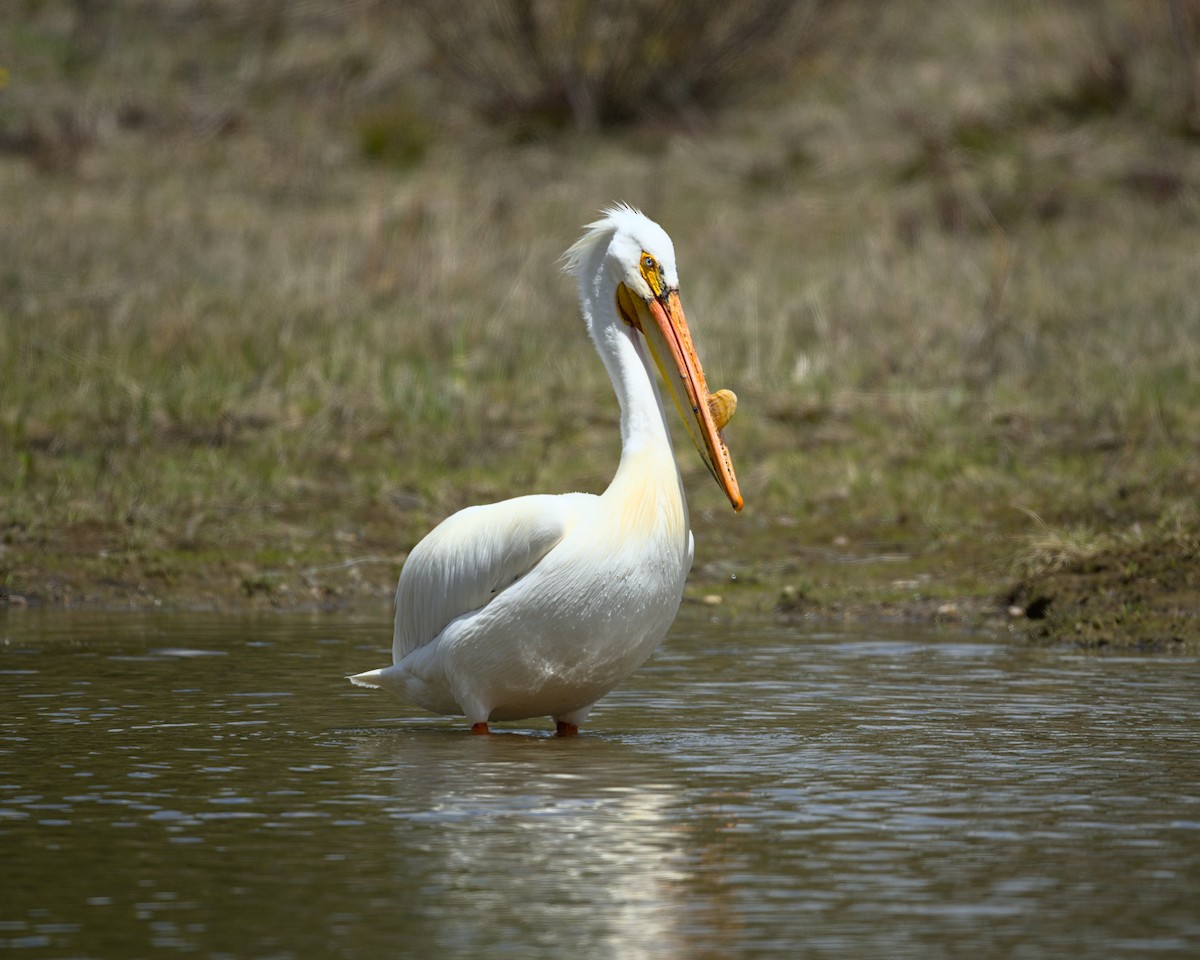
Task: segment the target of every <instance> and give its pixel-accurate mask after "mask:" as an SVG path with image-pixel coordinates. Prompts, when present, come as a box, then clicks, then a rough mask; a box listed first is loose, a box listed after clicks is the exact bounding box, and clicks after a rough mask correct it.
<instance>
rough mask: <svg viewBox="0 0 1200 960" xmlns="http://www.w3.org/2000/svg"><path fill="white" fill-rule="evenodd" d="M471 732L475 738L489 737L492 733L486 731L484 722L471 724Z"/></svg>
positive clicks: (486, 727) (486, 726)
mask: <svg viewBox="0 0 1200 960" xmlns="http://www.w3.org/2000/svg"><path fill="white" fill-rule="evenodd" d="M471 732H472V733H473V734H475V736H477V737H490V736H491V735H492V731H491V730H489V729H488V725H487V723H486V722H480V723H473V724H471Z"/></svg>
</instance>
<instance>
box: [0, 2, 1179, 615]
mask: <svg viewBox="0 0 1200 960" xmlns="http://www.w3.org/2000/svg"><path fill="white" fill-rule="evenodd" d="M892 7H896V8H902V9H896V10H891V12H890V13H889V14H888V15H886V16H884V17H882V18H881V19H880V22H878V23H877V24H876V25H875V26H874V28H873V30H872V31H871V32H870V33H869V34H864V35H861V36H860V35H859V34H858V33H854V34H847V35H839V34H837V33H836V32H835V33H834V34H832V35H831V36H829V37H828V38H826V39H825V40H824V43H825V44H826V45H827V47H826V48H825V49H822V50H819V51H816V52H815V53H814V54H813V55H811V56H810V57H809V58H808V59H806V61H805V62H804V64H803V65H802V66H801V68H800V69H799V70H798V72H797V74H796V75H795V77H794V79H793V80H792V81H790V84H789V85H788V86H786V87H784V88H782V89H780V88H773V89H771V90H765V91H764V92H763V93H762V95H761V96H759V97H758V98H756V99H753V100H750V101H746V102H744V103H743V105H742V106H741V107H739V108H733V109H730V110H728V111H727V112H725V113H721V114H718V115H715V116H710V117H707V118H704V119H703V120H699V121H697V120H696V119H695V118H692V119H690V120H688V121H687V122H684V121H680V122H677V123H670V122H664V121H662V120H661V119H659V120H655V121H653V122H650V123H648V124H646V125H643V126H640V127H638V126H634V127H632V128H629V129H625V130H621V131H614V132H609V133H605V134H602V135H601V134H598V135H594V136H583V135H574V134H567V135H561V136H558V137H556V138H554V139H549V140H535V141H533V142H530V143H526V144H524V145H520V146H515V145H513V144H512V142H511V138H509V137H508V136H507V135H506V134H504V133H503V132H498V131H493V130H491V129H489V128H487V127H485V126H481V125H480V124H479V123H478V122H477V121H476V120H475V119H474V118H473V117H472V115H471V114H470V113H469V111H467V110H466V109H465V108H462V109H460V108H459V107H457V106H456V104H455V102H454V100H453V97H452V91H449V90H447V89H444V88H442V87H439V86H437V84H436V83H435V82H434V81H433V80H430V79H429V77H427V76H426V75H425V73H424V72H423V69H422V66H421V63H422V61H421V49H420V43H419V38H414V36H413V35H412V32H411V30H409V29H408V28H407V26H406V25H405V24H404V23H403V22H401V21H400V20H398V19H397V18H398V17H399V16H400V15H399V14H397V13H395V12H393V11H392V10H391V8H388V7H385V6H379V7H375V6H372V5H367V6H366V7H363V8H362V9H361V10H359V12H358V13H355V12H353V11H351V10H350V8H342V7H336V6H332V5H331V6H330V7H329V8H328V9H326V8H313V10H311V11H309V12H308V13H305V12H304V11H294V12H285V13H283V14H282V20H281V21H278V22H276V21H275V20H272V19H271V18H268V17H267V16H266V15H265V14H262V15H261V17H260V16H259V15H257V14H253V13H250V12H244V11H243V8H241V7H240V6H235V5H229V6H226V5H193V4H191V3H189V2H186V0H179V2H178V3H176V4H173V5H169V6H168V7H167V8H165V12H164V11H158V12H155V11H154V10H153V9H152V8H150V7H145V8H143V7H142V6H139V5H137V4H133V3H130V4H128V5H125V4H122V5H118V6H117V7H116V8H115V10H114V12H112V13H110V14H109V16H110V17H111V18H112V24H113V26H114V29H116V30H117V32H118V33H119V35H120V37H121V43H120V46H119V47H118V46H117V45H116V43H115V42H113V43H112V44H110V46H109V47H107V48H102V49H101V50H100V51H99V52H98V53H95V54H94V55H92V57H91V59H85V60H84V61H80V60H79V58H78V57H76V58H74V59H72V61H71V62H72V63H74V64H76V65H75V66H73V67H72V68H71V70H70V71H68V70H66V69H65V68H64V67H63V62H64V60H65V59H71V58H70V57H68V55H67V53H65V52H64V51H66V50H68V49H69V48H70V46H71V43H72V39H71V37H72V33H71V24H72V22H73V21H72V13H71V11H72V8H71V7H70V5H68V4H60V3H52V2H47V3H39V4H26V5H25V6H24V7H23V8H22V13H21V14H20V16H19V18H18V19H19V21H20V22H19V28H20V29H19V30H16V31H14V32H13V33H12V34H11V35H10V38H9V39H8V40H7V41H3V40H0V65H2V66H4V67H5V68H6V69H7V70H8V71H9V82H8V87H7V88H6V89H5V90H4V91H0V127H3V126H6V127H7V128H8V129H10V130H20V129H23V126H22V125H23V124H27V123H34V124H35V125H36V124H37V123H42V122H43V121H44V120H45V118H46V116H47V115H48V113H49V112H50V111H51V110H52V107H53V106H54V105H60V106H63V108H64V109H67V110H69V111H75V112H76V113H78V114H79V115H80V116H82V117H83V118H84V119H85V120H86V121H87V123H86V124H84V127H86V129H87V130H89V131H90V132H89V133H88V136H87V137H86V138H84V139H85V141H86V142H84V143H82V144H81V145H78V147H77V149H78V155H77V157H75V159H74V161H72V163H70V164H68V165H67V166H66V167H62V166H61V165H60V166H58V167H55V168H53V169H50V168H45V167H43V166H39V163H38V162H37V156H36V155H35V154H34V153H30V152H26V153H24V154H22V153H20V152H16V153H9V154H0V209H3V210H4V211H5V227H4V229H3V230H0V449H2V450H3V455H2V456H0V537H2V544H0V583H3V584H4V585H5V587H6V589H7V591H8V592H9V593H10V594H11V595H16V596H19V597H21V596H32V597H43V598H46V599H50V600H65V601H77V600H79V599H81V598H86V597H89V596H90V597H98V598H100V599H102V600H104V601H106V602H111V601H113V600H114V599H115V600H118V601H124V600H129V601H130V602H134V603H142V602H148V600H147V598H149V599H150V600H151V601H152V600H154V599H157V600H161V601H162V602H165V603H176V604H190V603H202V604H217V605H220V604H241V603H246V602H252V603H281V604H292V603H303V602H321V603H324V602H331V601H332V602H338V601H342V600H347V599H356V598H357V599H362V598H380V599H381V600H382V598H385V597H387V596H388V595H389V594H390V592H391V589H392V586H393V584H394V582H395V576H396V573H397V570H398V567H399V564H400V561H401V560H402V558H403V556H404V553H405V551H406V550H407V549H408V547H409V546H411V544H412V543H413V542H415V540H416V539H417V538H418V537H419V536H420V535H421V534H422V533H423V532H424V531H425V530H427V529H428V528H429V526H431V525H432V524H433V523H434V522H436V521H437V520H438V519H440V518H441V517H443V516H445V515H446V514H447V513H449V512H451V511H453V510H455V509H457V508H459V507H461V506H464V505H466V504H469V503H474V502H480V501H482V500H485V499H494V498H501V497H506V496H511V495H516V494H520V493H526V492H533V491H538V490H540V491H557V490H568V489H584V490H592V491H599V490H600V489H602V488H603V487H604V485H605V483H606V482H607V479H608V477H609V476H611V473H612V470H613V469H614V467H615V463H616V456H617V444H616V429H615V424H616V404H615V400H614V399H613V397H612V396H611V390H610V387H609V385H608V383H607V380H606V379H605V377H604V373H603V370H602V368H601V366H600V364H599V363H597V361H596V359H595V356H594V354H593V352H592V350H591V347H590V346H589V344H588V342H587V339H586V336H585V334H584V331H583V327H582V323H581V321H580V320H579V318H578V308H577V304H576V303H575V302H574V299H573V291H572V286H571V283H570V281H569V280H568V279H567V278H565V277H563V276H562V275H561V273H560V269H559V266H558V262H557V261H558V257H559V255H560V254H561V252H562V251H563V250H564V249H565V248H566V247H567V246H568V245H569V244H570V243H571V242H572V241H573V240H574V239H575V238H576V237H577V236H578V233H579V230H580V226H581V225H582V224H583V223H584V222H585V221H587V220H589V219H592V217H593V215H594V213H595V211H596V210H597V209H599V208H600V207H601V206H603V205H604V204H607V203H609V202H611V201H613V200H616V199H622V200H626V201H628V202H630V203H633V204H635V205H638V206H641V207H642V208H644V209H645V210H646V212H647V213H649V214H650V215H651V216H653V217H654V218H655V219H657V220H659V221H660V222H661V223H662V224H663V225H664V226H665V227H666V229H667V230H668V231H669V232H670V233H671V234H672V236H673V237H674V239H675V242H676V248H677V251H678V254H679V260H680V271H681V276H682V293H683V299H684V303H685V306H686V309H687V311H688V316H689V319H690V320H691V322H692V326H693V330H694V332H695V334H696V338H697V342H698V347H699V349H700V352H701V355H702V358H703V360H704V363H705V366H706V370H707V372H708V374H709V381H710V383H712V384H713V386H714V388H715V387H723V386H728V387H731V388H733V389H735V390H736V392H737V393H738V395H739V398H740V405H739V411H738V415H737V418H736V419H735V420H734V422H733V424H732V425H731V426H730V427H729V429H728V431H727V437H728V440H729V442H730V445H731V448H732V450H733V453H734V457H735V462H736V464H737V467H738V471H739V477H740V479H741V482H742V488H743V492H744V493H745V496H746V502H747V509H746V511H745V512H744V513H743V514H742V515H741V516H738V517H735V516H733V515H732V514H731V513H730V512H729V511H728V509H727V507H725V506H724V505H723V499H722V498H721V496H720V495H719V491H718V490H717V489H716V488H715V487H714V486H713V485H712V483H711V481H709V480H708V479H707V477H706V475H705V474H704V473H703V468H702V466H701V464H700V463H699V462H698V461H697V460H696V458H695V457H694V456H693V455H691V454H690V451H688V450H685V448H684V447H682V446H681V447H680V453H681V459H682V464H683V469H684V473H685V479H686V480H687V481H688V487H689V493H690V502H691V505H692V510H693V524H694V527H695V529H696V536H697V544H698V553H697V562H696V571H695V573H694V574H693V579H692V587H691V588H690V590H691V591H692V594H693V595H695V596H700V595H707V594H713V593H717V594H719V595H720V596H721V597H722V598H723V600H724V602H725V603H726V604H728V605H730V606H731V607H732V608H734V609H757V610H764V609H772V608H773V607H774V606H775V605H776V603H777V602H778V601H779V598H780V596H781V594H782V593H783V592H784V591H785V588H787V587H789V586H790V587H792V588H793V589H792V590H791V591H790V592H789V595H791V596H793V598H794V597H795V596H797V595H801V594H802V595H803V596H804V597H807V598H809V600H810V601H811V602H810V603H809V604H808V605H807V606H802V607H801V608H799V609H803V610H804V611H805V612H814V611H816V612H819V611H825V612H829V611H845V610H849V609H867V610H870V609H875V610H883V611H886V610H891V609H893V608H894V607H895V606H896V605H900V606H904V605H905V604H907V605H908V608H909V609H912V610H925V609H926V608H929V609H936V608H937V607H942V606H945V604H946V602H948V601H950V600H957V601H959V607H960V609H963V610H967V609H970V610H979V609H984V608H987V607H988V606H992V605H1002V603H1001V600H1000V598H1001V597H1002V596H1003V594H1004V592H1005V590H1006V589H1007V588H1008V586H1009V584H1010V583H1011V582H1012V581H1013V580H1014V579H1017V578H1019V577H1021V576H1022V575H1029V574H1030V573H1031V572H1033V571H1035V570H1038V569H1040V570H1041V571H1042V572H1045V571H1048V570H1050V567H1049V566H1046V564H1048V563H1058V562H1059V560H1058V559H1053V560H1052V559H1050V558H1065V557H1070V556H1072V555H1073V554H1072V551H1076V553H1078V551H1079V549H1081V548H1083V547H1087V545H1088V544H1091V547H1087V549H1091V548H1092V547H1095V548H1096V549H1100V548H1101V547H1103V548H1104V549H1114V548H1116V547H1118V546H1120V545H1121V544H1122V543H1126V542H1127V541H1128V539H1129V538H1130V537H1133V538H1135V539H1136V538H1141V539H1139V540H1138V543H1139V545H1144V544H1145V543H1148V542H1150V543H1152V542H1153V541H1154V538H1155V537H1156V536H1162V537H1178V535H1179V533H1180V531H1183V532H1184V533H1189V532H1190V533H1194V532H1195V531H1196V530H1197V529H1200V517H1198V516H1197V507H1196V506H1195V503H1196V497H1195V491H1196V489H1197V488H1198V481H1200V461H1198V457H1197V455H1198V452H1200V446H1198V443H1197V438H1198V437H1200V376H1198V375H1197V371H1198V370H1200V297H1197V295H1196V284H1195V277H1196V269H1197V260H1196V253H1195V251H1196V237H1197V236H1198V235H1200V233H1198V228H1200V146H1198V145H1197V143H1196V142H1195V141H1194V140H1189V139H1187V138H1186V137H1185V136H1182V135H1181V134H1180V132H1179V129H1178V127H1177V125H1176V124H1175V123H1174V119H1173V118H1174V113H1173V112H1172V111H1173V109H1174V108H1173V106H1172V104H1173V103H1174V102H1175V101H1174V100H1173V99H1172V97H1173V90H1174V88H1173V87H1172V83H1173V79H1172V77H1173V75H1172V74H1171V73H1170V71H1169V70H1168V69H1167V67H1165V66H1164V64H1168V63H1169V62H1170V59H1169V58H1170V56H1173V54H1172V53H1171V52H1170V51H1171V50H1172V49H1173V48H1172V47H1171V38H1170V35H1169V32H1168V27H1169V22H1168V21H1167V20H1166V19H1163V21H1162V23H1161V24H1159V23H1158V21H1154V20H1153V18H1149V17H1141V16H1135V14H1134V12H1133V8H1132V7H1131V6H1129V5H1126V4H1123V3H1120V2H1117V0H1112V2H1108V3H1103V4H1094V5H1082V4H1081V5H1055V6H1054V8H1053V9H1045V10H1043V9H1041V8H1040V7H1038V6H1036V5H1021V6H1020V7H1012V6H1011V5H1009V4H1005V3H1001V2H998V0H997V2H985V0H975V2H973V3H969V4H950V3H936V2H932V0H910V2H907V3H904V4H895V5H892ZM246 9H247V10H248V9H249V8H246ZM306 9H307V8H306ZM356 9H357V8H356ZM889 9H890V8H889ZM318 11H319V12H318ZM1163 17H1164V18H1165V8H1164V11H1163ZM851 22H856V21H853V18H852V20H851ZM913 23H920V24H921V26H920V28H919V29H918V28H917V27H915V26H912V25H911V24H913ZM1114 24H1116V25H1126V26H1130V29H1131V30H1132V31H1133V32H1132V33H1129V34H1122V33H1120V32H1119V31H1118V32H1117V33H1116V34H1113V30H1112V27H1113V25H1114ZM860 26H861V24H860ZM1135 28H1136V29H1135ZM856 29H858V28H856ZM1156 31H1158V32H1156ZM1111 35H1117V36H1126V35H1128V36H1130V37H1132V38H1133V39H1132V40H1129V41H1128V44H1129V49H1128V50H1127V51H1125V53H1124V54H1123V55H1125V56H1127V58H1128V62H1129V65H1130V67H1129V69H1130V73H1131V80H1130V86H1129V90H1128V93H1127V94H1126V95H1125V97H1124V98H1123V99H1120V100H1119V102H1116V103H1114V104H1112V109H1108V107H1106V108H1105V109H1104V110H1080V109H1075V108H1072V109H1067V108H1066V107H1065V106H1064V105H1063V104H1064V98H1066V99H1067V100H1070V98H1072V97H1076V96H1077V95H1078V94H1079V90H1078V85H1079V84H1081V83H1085V84H1086V83H1087V82H1088V80H1087V78H1088V77H1089V76H1090V74H1089V71H1090V70H1093V67H1094V64H1095V63H1096V62H1097V58H1098V57H1103V56H1104V55H1106V52H1107V50H1108V48H1109V47H1110V46H1111V41H1110V39H1109V37H1110V36H1111ZM1090 95H1092V94H1091V93H1089V96H1090ZM397 126H398V127H399V128H402V129H393V127H397ZM47 129H54V128H53V127H52V126H51V127H48V128H47ZM47 136H51V139H53V136H52V135H50V134H47ZM389 137H394V138H395V139H394V140H389V139H388V138H389ZM381 138H382V139H381ZM368 141H369V142H368ZM381 145H382V146H381ZM393 149H395V150H396V151H398V152H397V153H390V152H389V151H392V150H393ZM1083 531H1087V532H1088V534H1087V536H1083V535H1082V534H1081V532H1083ZM1089 538H1090V539H1089ZM1085 552H1086V551H1085ZM1039 556H1041V559H1040V560H1039V559H1038V557H1039ZM881 558H882V559H881ZM1076 558H1078V557H1076ZM356 561H361V562H356ZM1039 564H1041V565H1042V566H1041V567H1040V568H1039ZM732 576H736V578H737V579H736V581H734V580H731V577H732ZM783 606H785V607H788V608H789V609H790V610H792V612H795V611H796V609H798V608H797V606H796V604H791V603H789V602H785V603H783Z"/></svg>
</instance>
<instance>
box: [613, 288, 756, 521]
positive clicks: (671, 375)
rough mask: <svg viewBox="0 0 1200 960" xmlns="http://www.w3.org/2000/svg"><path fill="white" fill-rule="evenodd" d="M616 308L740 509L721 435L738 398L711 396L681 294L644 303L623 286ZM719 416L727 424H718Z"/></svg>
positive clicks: (711, 468)
mask: <svg viewBox="0 0 1200 960" xmlns="http://www.w3.org/2000/svg"><path fill="white" fill-rule="evenodd" d="M617 308H618V310H619V311H620V313H621V316H622V317H623V318H624V319H625V321H626V322H627V323H630V324H632V325H633V326H635V327H637V328H638V329H639V330H641V331H642V335H643V336H644V337H645V338H646V343H647V345H648V346H649V347H650V353H651V355H652V356H653V357H654V362H655V363H656V364H657V365H658V372H659V373H660V374H661V375H662V379H663V382H664V383H665V384H666V385H667V389H668V390H669V391H670V393H671V398H672V399H673V400H674V401H675V407H676V409H678V411H679V416H680V418H681V419H682V420H683V423H684V426H685V427H687V431H688V436H690V437H691V438H692V443H693V444H694V445H695V447H696V450H697V451H699V453H700V457H701V459H702V460H703V461H704V463H705V465H706V466H707V467H708V470H709V472H710V473H711V474H712V475H713V478H714V479H715V480H716V481H717V483H718V484H720V486H721V489H722V490H724V491H725V496H727V497H728V498H729V502H730V503H731V504H733V509H734V510H741V509H742V494H741V491H740V490H739V489H738V482H737V476H736V475H735V474H734V472H733V458H732V457H731V456H730V455H729V448H728V447H727V446H725V440H724V438H723V437H722V436H721V428H722V427H723V426H724V425H725V423H727V422H728V420H729V417H731V416H732V415H733V407H734V406H735V405H736V403H737V398H736V397H735V396H734V395H733V394H732V392H731V391H728V390H720V391H718V392H717V393H716V394H710V393H709V392H708V384H707V383H706V382H705V379H704V368H703V367H701V365H700V358H699V357H698V356H697V355H696V348H695V346H693V344H692V334H691V331H690V330H688V325H687V319H686V318H685V317H684V315H683V307H682V306H681V305H680V302H679V292H678V291H677V290H669V291H667V292H666V293H665V294H664V295H663V296H662V297H659V298H651V299H649V300H646V299H643V298H642V297H639V296H637V295H636V294H634V293H632V292H630V290H629V289H628V288H627V287H626V286H625V284H620V285H619V286H618V287H617ZM714 414H715V416H714ZM716 417H721V419H722V421H723V422H722V423H721V424H719V425H718V423H717V420H716Z"/></svg>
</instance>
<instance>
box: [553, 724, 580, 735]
mask: <svg viewBox="0 0 1200 960" xmlns="http://www.w3.org/2000/svg"><path fill="white" fill-rule="evenodd" d="M556 723H557V726H556V727H555V730H554V735H555V736H556V737H577V736H579V727H578V726H577V725H575V724H573V723H567V722H566V721H565V720H558V721H556Z"/></svg>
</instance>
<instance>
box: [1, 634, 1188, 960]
mask: <svg viewBox="0 0 1200 960" xmlns="http://www.w3.org/2000/svg"><path fill="white" fill-rule="evenodd" d="M388 638H389V625H388V624H387V623H386V622H385V621H383V620H382V619H361V618H359V619H355V618H352V617H346V616H270V617H262V618H236V617H222V616H205V615H186V616H179V615H176V616H170V615H161V616H158V615H156V616H146V615H134V614H102V615H100V614H96V615H92V614H72V613H64V612H41V611H20V610H18V611H11V612H9V613H8V614H6V615H5V614H0V694H2V700H0V702H2V703H3V710H2V714H3V715H2V716H0V850H2V851H3V862H4V875H5V878H4V880H3V893H2V894H0V951H2V952H4V953H7V954H10V955H13V956H27V957H39V958H44V957H63V958H66V957H71V958H87V957H104V958H109V957H114V958H116V957H120V958H134V957H148V956H154V957H170V956H175V955H180V956H189V957H209V958H225V957H229V958H233V957H236V958H273V960H282V958H293V957H295V958H299V957H332V958H338V957H363V958H380V957H439V958H440V957H451V958H457V957H461V958H475V957H485V956H486V957H516V958H542V957H546V958H550V957H553V958H560V957H563V956H567V955H576V956H584V957H614V958H626V957H643V956H644V957H680V958H684V957H687V958H691V957H708V956H737V957H798V956H800V957H921V958H927V957H942V956H945V957H964V956H969V957H971V958H972V960H981V958H986V957H1005V958H1008V957H1047V958H1050V957H1053V958H1070V957H1101V956H1102V957H1131V958H1132V957H1146V956H1153V957H1185V956H1186V957H1195V956H1198V955H1200V908H1198V907H1197V903H1200V662H1198V661H1197V660H1196V659H1194V658H1189V659H1181V658H1168V657H1146V658H1142V657H1120V658H1118V657H1104V656H1084V655H1080V654H1077V653H1072V652H1063V651H1053V652H1046V651H1030V650H1027V649H1023V648H1021V647H1019V646H1015V645H1009V644H1007V643H1004V642H997V641H996V640H995V639H989V638H979V637H971V636H966V635H962V634H956V633H951V632H941V631H939V632H931V631H927V630H921V629H917V628H911V627H906V628H903V629H900V628H881V627H856V628H855V629H853V630H848V631H828V630H814V629H810V628H806V627H790V626H789V627H783V626H779V625H776V624H772V623H770V622H746V623H743V622H732V623H731V622H717V623H713V622H709V621H708V620H705V619H702V618H700V617H699V616H698V615H696V614H692V615H691V616H690V617H689V616H685V617H684V618H682V619H681V620H680V621H679V622H678V623H677V624H676V626H675V628H674V629H673V631H672V635H671V637H670V638H669V640H668V644H667V646H666V647H665V648H664V649H663V650H661V651H660V652H659V654H658V655H656V657H655V658H654V659H653V660H652V661H651V662H650V664H648V665H647V666H646V667H645V668H643V669H642V671H641V672H639V673H638V674H637V675H635V676H634V677H633V678H632V679H631V680H630V681H629V682H627V684H626V685H625V687H624V688H623V689H621V690H619V691H617V692H616V693H614V694H612V695H610V696H609V697H608V698H607V699H605V700H604V701H603V702H602V704H601V706H600V707H599V708H598V709H597V710H596V711H595V712H594V713H593V715H592V718H591V720H590V722H589V724H588V726H587V727H586V728H585V730H584V735H583V736H581V737H580V738H578V739H576V740H566V741H561V740H555V739H552V738H550V737H548V736H546V734H547V733H548V732H549V723H548V721H540V722H533V721H531V722H527V723H524V724H511V725H503V729H505V730H511V731H515V735H508V736H502V737H496V738H492V739H484V738H476V737H471V736H470V735H468V734H467V733H466V732H465V729H464V727H463V725H462V722H461V721H456V720H451V719H442V718H431V717H425V716H423V715H421V714H419V713H417V712H416V711H414V710H410V709H408V708H407V707H405V706H403V705H402V704H400V703H399V702H398V701H395V700H391V699H389V698H388V697H387V696H386V695H385V694H382V693H378V692H374V691H366V690H360V689H357V688H354V687H351V686H350V685H349V684H348V683H346V682H345V681H344V680H343V679H342V677H343V676H344V675H345V674H347V673H350V672H353V671H357V670H361V669H365V668H369V667H373V666H379V665H382V664H383V663H384V662H385V661H386V652H385V651H386V648H387V645H388Z"/></svg>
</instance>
